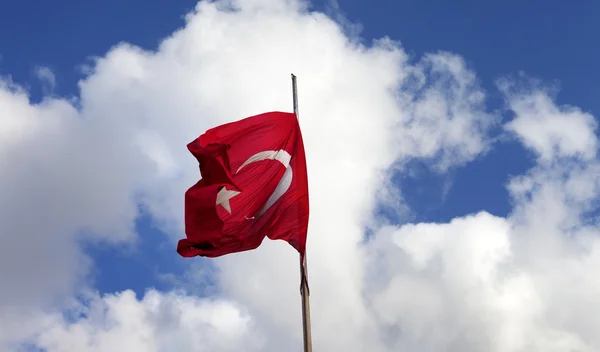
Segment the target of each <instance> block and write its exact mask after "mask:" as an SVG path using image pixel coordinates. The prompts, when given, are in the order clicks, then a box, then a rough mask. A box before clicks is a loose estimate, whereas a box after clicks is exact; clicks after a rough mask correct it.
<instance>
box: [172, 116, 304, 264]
mask: <svg viewBox="0 0 600 352" xmlns="http://www.w3.org/2000/svg"><path fill="white" fill-rule="evenodd" d="M188 149H189V151H190V152H191V153H192V154H193V155H194V156H195V157H196V159H197V160H198V162H199V164H200V174H201V175H202V179H201V180H200V181H199V182H198V183H196V184H195V185H194V186H192V187H191V188H190V189H188V190H187V192H186V193H185V233H186V237H187V238H186V239H182V240H180V241H179V243H178V245H177V252H178V253H179V254H180V255H182V256H184V257H193V256H198V255H199V256H205V257H218V256H221V255H225V254H229V253H234V252H241V251H246V250H251V249H255V248H256V247H258V246H259V245H260V244H261V242H262V240H263V239H264V238H265V236H267V237H269V238H270V239H273V240H275V239H281V240H284V241H287V242H288V243H290V244H291V245H292V246H293V247H294V248H296V250H298V252H300V254H302V255H304V251H305V247H306V234H307V227H308V213H309V206H308V180H307V174H306V159H305V156H304V144H303V142H302V134H301V132H300V126H299V125H298V120H297V118H296V115H295V114H293V113H284V112H269V113H264V114H260V115H256V116H252V117H248V118H245V119H243V120H240V121H237V122H232V123H228V124H225V125H221V126H218V127H215V128H213V129H210V130H208V131H206V133H205V134H203V135H201V136H200V137H198V138H197V139H196V140H194V141H193V142H191V143H190V144H188Z"/></svg>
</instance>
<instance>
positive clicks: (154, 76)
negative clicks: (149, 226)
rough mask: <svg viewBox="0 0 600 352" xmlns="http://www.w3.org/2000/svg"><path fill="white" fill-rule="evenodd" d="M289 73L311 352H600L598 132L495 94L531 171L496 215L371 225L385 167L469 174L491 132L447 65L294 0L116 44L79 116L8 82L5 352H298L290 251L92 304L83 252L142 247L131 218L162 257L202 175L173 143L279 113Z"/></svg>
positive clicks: (543, 97)
mask: <svg viewBox="0 0 600 352" xmlns="http://www.w3.org/2000/svg"><path fill="white" fill-rule="evenodd" d="M290 72H294V73H295V74H297V75H298V77H299V90H300V91H299V95H300V123H301V126H302V129H303V134H304V140H305V144H306V150H307V161H308V164H309V182H310V193H311V221H310V230H309V241H308V261H309V271H310V273H309V275H310V284H311V293H312V295H311V305H312V317H313V338H314V347H315V349H316V350H327V351H366V350H368V351H396V350H399V349H406V350H419V351H439V350H447V351H502V352H507V351H508V352H520V351H568V350H572V351H593V350H597V349H600V340H599V339H598V335H597V334H596V333H595V331H597V329H598V328H600V321H599V319H600V318H596V317H600V314H598V313H600V305H599V304H598V303H596V301H597V300H596V299H595V297H596V296H597V294H598V293H600V281H599V279H597V278H595V277H594V276H593V273H594V268H595V267H597V265H598V264H600V253H599V249H598V248H599V246H598V241H597V239H596V238H598V234H597V230H596V229H595V220H594V219H595V218H594V217H593V216H591V215H593V211H594V210H595V200H596V199H597V198H598V191H599V187H598V184H599V182H598V176H597V175H598V174H599V173H598V172H596V170H597V169H598V163H597V161H596V160H595V156H596V147H597V139H596V136H595V131H594V128H595V122H594V119H593V117H592V116H591V115H590V114H586V113H584V112H582V111H580V110H579V109H577V108H573V107H559V106H556V104H555V103H554V102H553V101H552V99H551V98H550V97H549V96H548V94H547V93H546V92H545V91H543V90H541V89H536V90H533V91H517V92H515V91H514V90H511V89H509V88H508V87H509V85H504V86H502V85H501V91H503V93H504V94H505V96H506V101H507V106H508V108H509V109H510V110H511V111H512V113H514V115H515V117H514V118H513V119H512V120H511V121H510V122H509V123H508V124H506V125H505V129H506V131H507V132H508V133H510V134H511V135H513V136H514V137H515V138H517V139H518V140H520V141H521V142H522V143H523V145H524V146H525V147H527V148H529V149H531V150H532V151H533V152H534V153H536V155H538V157H539V159H538V164H537V165H536V166H535V167H534V168H533V169H532V170H529V171H528V172H527V173H526V174H525V175H522V176H519V177H516V178H514V179H512V180H511V181H510V183H509V184H508V188H509V190H510V194H511V198H512V201H513V203H514V210H513V212H512V213H511V214H510V216H508V217H507V218H501V217H496V216H492V215H490V214H488V213H486V212H485V211H482V212H480V213H478V214H471V215H466V216H465V217H461V218H457V219H454V220H452V221H451V222H450V223H442V224H436V223H430V224H422V223H418V224H407V225H404V226H395V225H393V224H389V221H386V222H385V223H381V222H380V221H379V220H380V219H378V218H377V216H376V214H375V210H376V206H377V205H378V204H380V203H381V202H388V203H390V195H394V194H397V190H396V189H395V188H394V186H393V185H391V184H390V183H389V182H387V181H388V180H389V178H390V174H391V173H393V172H397V171H398V170H402V168H403V167H405V164H406V162H407V161H409V160H412V159H415V158H419V159H423V160H427V161H428V162H429V163H430V164H431V165H432V167H434V168H436V169H437V170H441V171H443V170H446V169H448V168H451V167H459V166H461V165H464V164H465V163H467V162H469V161H471V160H473V159H474V158H476V157H478V156H480V155H482V153H484V152H485V151H486V150H488V149H489V148H490V147H491V145H490V142H489V136H488V134H489V129H490V128H491V127H492V126H494V125H495V124H498V123H499V119H498V117H497V116H495V115H494V114H491V113H489V112H487V110H486V107H485V93H484V92H483V90H482V89H481V88H480V87H479V85H478V82H477V78H476V75H475V73H474V72H472V71H471V70H470V69H469V68H468V67H467V66H466V65H465V62H464V60H462V58H460V57H459V56H457V55H454V54H451V53H445V52H439V53H431V54H427V55H425V56H424V57H422V58H411V57H409V56H408V55H407V54H406V52H405V51H404V50H403V48H402V47H401V45H400V43H398V42H395V41H393V40H391V39H389V38H383V39H380V40H378V41H375V42H374V43H372V44H369V45H365V44H361V43H360V41H358V40H357V38H355V37H349V36H348V34H347V33H345V32H344V31H343V30H342V29H341V27H340V26H339V25H338V24H337V23H336V22H334V21H332V20H331V19H330V18H328V17H326V16H325V15H323V14H321V13H317V12H308V10H307V8H306V4H305V3H303V2H298V1H293V0H287V1H283V0H279V1H276V0H237V1H216V2H200V3H199V4H198V6H197V7H196V10H195V11H194V12H193V13H191V14H189V15H188V16H187V23H186V25H185V27H184V28H181V29H180V30H178V31H176V32H175V33H173V35H172V36H170V37H169V38H167V39H165V40H164V41H163V42H162V43H161V44H160V46H159V47H158V49H157V50H156V51H145V50H142V49H140V48H138V47H135V46H132V45H129V44H125V43H122V44H119V45H117V46H115V47H114V48H113V49H111V50H110V51H109V52H108V53H107V54H106V55H105V56H103V57H101V58H99V59H98V60H97V61H96V63H95V66H94V67H93V68H92V70H91V71H90V72H89V75H88V76H87V77H85V78H84V79H83V80H82V81H81V82H80V83H79V87H80V99H79V101H78V104H77V107H75V106H73V105H72V104H71V103H70V102H69V101H67V100H66V99H60V98H55V97H48V98H46V99H45V100H44V101H42V102H41V103H40V104H32V103H30V102H29V101H28V98H27V94H26V92H24V91H23V90H22V89H21V88H20V87H18V86H16V85H15V84H12V83H10V82H8V81H7V80H6V79H5V80H3V81H2V85H1V86H0V111H2V112H3V113H2V115H0V126H2V127H0V166H1V167H0V185H4V186H2V188H0V193H1V194H2V195H3V196H2V198H0V223H1V224H2V228H1V231H0V277H1V278H3V289H2V290H1V291H0V324H1V325H2V326H3V327H7V328H3V329H0V347H2V348H4V350H8V351H10V350H18V348H20V347H23V346H25V345H24V343H27V344H33V345H36V346H38V347H41V348H45V349H46V350H47V351H49V352H50V351H116V350H119V348H121V349H123V350H128V351H169V350H175V349H177V350H186V351H187V350H189V351H240V350H244V351H253V350H256V351H283V350H286V351H287V350H289V351H296V350H297V351H299V350H300V349H301V328H300V323H301V319H300V302H299V292H298V284H299V277H298V267H297V265H298V263H297V260H298V258H297V255H296V253H294V251H293V250H292V249H291V248H290V247H289V246H287V245H286V244H285V243H280V242H269V241H266V242H265V243H264V244H263V246H262V247H260V249H259V250H256V251H252V252H247V253H240V254H237V255H232V256H227V257H223V258H219V259H216V260H214V261H213V262H214V263H215V265H216V267H217V269H218V271H217V272H218V276H217V277H216V280H217V281H218V283H219V285H220V288H221V292H222V293H223V297H221V298H218V299H214V298H198V297H192V296H188V295H186V294H185V293H183V292H178V291H174V292H171V293H160V292H156V291H149V292H147V293H146V294H145V296H144V297H140V298H136V297H135V295H134V294H133V293H132V292H131V291H125V292H122V293H115V294H109V295H105V296H102V297H100V296H97V295H96V294H94V293H89V291H90V289H92V288H90V287H88V286H89V285H88V284H87V283H86V278H87V276H86V275H87V274H88V269H89V267H90V265H93V264H92V263H91V262H90V261H89V259H88V258H87V257H86V255H85V253H84V252H83V251H82V249H81V248H80V246H79V243H80V241H81V240H84V239H85V240H88V241H90V240H91V241H100V242H108V243H110V244H114V245H121V244H123V243H133V244H135V241H143V240H144V234H143V233H139V234H136V233H135V231H134V220H135V218H136V217H137V216H138V215H139V210H138V205H141V206H142V207H143V208H144V209H147V211H148V212H149V213H150V214H151V215H152V216H153V218H154V220H155V221H156V223H157V224H159V225H160V226H161V227H162V228H163V229H164V230H165V231H166V232H167V233H168V234H169V235H171V236H172V237H171V240H172V241H173V245H174V244H175V241H176V239H177V238H180V237H181V234H182V233H183V227H182V214H183V202H182V199H183V193H184V191H185V189H187V188H188V187H189V186H190V185H191V184H193V183H194V182H195V181H196V180H197V177H198V174H197V168H196V167H195V166H194V160H193V158H192V157H191V156H190V155H189V154H188V153H187V151H186V150H185V144H186V143H187V142H188V141H191V140H192V139H194V138H195V137H197V135H198V134H200V133H202V132H203V131H204V130H206V129H207V128H209V127H212V126H214V125H217V124H221V123H224V122H229V121H232V120H236V119H239V118H242V117H246V116H249V115H252V114H256V113H260V112H264V111H270V110H284V111H285V110H287V111H289V110H290V109H291V91H290V80H289V74H290ZM499 147H501V145H500V146H499ZM392 199H393V197H392ZM396 205H398V204H396ZM31 214H36V215H35V217H34V218H32V216H31ZM367 227H370V228H372V229H374V230H375V234H374V235H373V236H371V237H370V238H369V240H366V239H365V230H366V228H367ZM173 248H175V247H173ZM173 251H174V252H173V253H174V254H173V255H176V254H175V249H174V250H173ZM23 253H26V254H27V255H25V256H23ZM182 260H183V259H182ZM190 263H192V262H191V261H190ZM190 270H193V269H190ZM92 291H93V289H92ZM82 297H83V298H82ZM63 313H65V314H63Z"/></svg>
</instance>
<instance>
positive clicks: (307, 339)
mask: <svg viewBox="0 0 600 352" xmlns="http://www.w3.org/2000/svg"><path fill="white" fill-rule="evenodd" d="M292 93H293V98H294V113H295V114H296V118H298V119H300V115H299V114H298V87H297V85H296V76H295V75H294V74H293V73H292ZM300 295H301V297H302V332H303V337H304V352H312V337H311V331H310V299H309V296H310V292H309V290H308V266H307V265H306V252H305V253H304V257H303V256H302V255H300Z"/></svg>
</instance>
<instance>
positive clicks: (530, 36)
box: [0, 0, 600, 297]
mask: <svg viewBox="0 0 600 352" xmlns="http://www.w3.org/2000/svg"><path fill="white" fill-rule="evenodd" d="M195 5H196V1H193V0H169V1H166V0H160V1H150V2H148V1H141V0H127V1H123V0H118V1H117V0H105V1H102V2H90V1H75V0H61V1H58V2H39V1H35V2H34V1H31V0H22V1H4V2H2V3H1V4H0V75H2V76H5V77H6V76H9V77H11V79H12V81H13V82H15V83H16V84H18V85H21V86H23V87H26V88H27V90H28V92H29V94H30V97H31V100H32V102H38V101H40V100H41V98H42V96H43V95H44V90H43V85H42V84H41V83H40V81H39V79H38V78H37V77H36V75H35V70H36V68H37V67H39V66H43V67H48V68H50V69H51V70H52V71H53V73H54V75H55V77H56V86H55V87H54V89H53V90H52V92H51V95H52V96H56V97H70V96H77V95H78V94H79V88H78V86H77V82H78V81H79V80H80V79H82V77H84V75H83V74H82V71H81V66H82V65H87V64H90V63H91V61H90V57H94V56H104V55H105V54H106V53H107V51H109V50H110V49H111V48H112V47H114V46H115V45H117V44H118V43H120V42H128V43H131V44H134V45H137V46H140V47H142V48H144V49H147V50H155V49H156V48H157V46H158V43H159V42H160V41H161V40H163V39H164V38H166V37H168V36H169V35H171V34H172V33H173V32H174V31H175V30H177V29H178V28H180V27H182V26H183V25H184V24H185V22H184V19H183V16H184V15H185V14H186V13H188V12H190V11H191V10H192V9H193V8H194V6H195ZM311 5H312V9H313V10H316V11H324V12H325V13H328V14H332V12H331V9H332V3H329V2H323V1H317V2H313V3H312V4H311ZM337 6H338V11H340V14H343V16H344V17H345V18H346V19H347V20H348V21H350V22H352V23H357V24H360V25H361V26H362V30H361V32H360V36H361V40H362V42H363V43H364V44H365V45H371V42H372V41H373V40H374V39H378V38H381V37H384V36H388V37H390V38H392V39H394V40H398V41H400V42H401V45H402V48H403V49H404V50H405V51H406V52H407V53H408V54H409V55H411V57H412V60H413V61H418V60H419V59H420V58H421V57H422V56H423V55H424V54H425V53H430V52H437V51H440V50H443V51H449V52H452V53H456V54H458V55H461V56H462V57H463V58H464V60H465V61H466V63H467V66H468V68H469V69H471V70H473V71H474V72H475V73H476V74H477V78H478V81H479V83H480V85H481V86H482V87H483V88H484V90H485V92H486V94H487V100H486V108H487V110H488V111H490V112H493V113H495V114H498V115H499V116H501V119H502V121H503V122H507V121H509V120H510V119H512V118H513V117H514V113H513V112H511V111H509V110H508V109H507V104H506V101H505V98H504V97H503V95H502V93H501V92H500V91H499V90H498V89H497V87H496V82H497V80H499V79H501V78H505V77H518V76H519V75H521V74H525V75H526V76H527V77H531V78H533V79H537V80H540V81H541V82H543V84H545V85H551V86H555V87H556V88H559V89H558V90H557V92H558V94H557V95H556V96H555V99H556V100H555V101H556V103H557V104H559V105H561V104H570V105H574V106H577V107H579V108H580V109H581V110H583V111H584V112H589V113H591V114H593V115H594V116H600V102H599V100H598V96H600V84H599V83H598V82H600V70H597V69H596V66H597V63H598V62H600V45H598V44H597V42H598V40H597V34H598V33H600V22H599V21H597V19H598V18H599V17H600V3H597V2H592V1H588V2H577V3H573V2H565V1H542V0H531V1H516V0H508V1H495V2H493V1H474V0H463V1H442V0H437V1H434V0H420V1H417V0H397V1H392V0H372V1H356V0H338V3H337ZM335 7H336V6H333V8H335ZM1 113H2V112H1V111H0V114H1ZM202 132H203V131H200V130H199V131H196V132H195V133H196V134H198V135H199V134H201V133H202ZM500 134H501V131H500V129H499V128H496V129H493V130H492V135H495V136H499V135H500ZM187 142H188V141H187V140H181V141H180V145H181V148H184V147H185V144H187ZM493 143H494V144H493V145H494V147H493V148H490V150H489V151H488V152H487V153H485V155H483V156H480V157H478V158H476V159H475V160H473V161H470V162H468V163H467V164H466V165H461V166H456V167H451V168H450V169H449V170H445V171H444V172H437V171H435V170H434V169H433V168H432V167H431V164H430V163H429V162H427V161H426V160H425V161H424V160H413V161H411V162H410V163H409V166H408V170H409V171H410V172H409V171H407V172H403V173H397V174H395V175H394V176H393V178H392V179H393V182H394V183H395V184H396V185H397V186H398V187H399V188H400V189H401V191H402V194H403V197H404V199H405V201H406V202H407V205H408V206H409V207H410V209H411V214H410V216H409V214H407V218H393V219H391V220H392V221H393V222H394V223H397V224H402V223H405V222H408V221H410V222H436V223H443V222H449V221H451V220H452V219H453V218H456V217H462V216H466V215H468V214H473V213H476V212H479V211H481V210H486V211H488V212H489V213H491V214H493V215H496V216H500V217H507V216H509V215H510V213H511V211H512V209H513V204H512V202H511V200H510V198H509V197H508V191H507V189H506V184H507V182H508V180H509V178H510V177H512V176H516V175H520V174H523V173H525V172H526V170H528V169H529V168H531V167H532V166H533V165H534V164H535V155H534V153H533V152H531V151H529V150H527V149H526V148H524V147H523V146H522V144H521V143H519V142H517V141H516V140H514V139H499V140H496V141H494V142H493ZM186 167H189V168H194V166H193V165H192V164H189V165H187V166H186ZM309 167H310V165H309ZM65 172H76V171H75V170H68V171H67V170H65ZM181 197H182V198H183V194H181ZM155 225H156V224H155V223H153V220H152V218H151V216H150V215H148V214H144V215H143V216H142V217H141V218H139V219H138V220H137V221H136V230H137V231H138V232H139V233H141V234H143V240H140V241H138V242H137V243H136V244H134V246H133V247H122V248H121V247H119V246H113V245H110V244H98V243H97V242H95V241H89V242H87V241H86V243H85V245H84V248H85V252H86V253H87V254H88V255H89V256H90V257H91V258H92V260H93V261H94V265H93V269H92V274H91V277H92V279H93V281H94V285H93V286H94V288H95V289H97V290H98V291H99V292H100V293H113V292H119V291H123V290H126V289H132V290H134V291H135V292H136V294H137V295H138V297H141V296H143V294H144V292H145V291H146V290H147V289H149V288H156V289H157V290H159V291H162V292H167V291H169V290H171V289H173V288H174V287H179V285H180V283H177V284H176V285H175V286H174V285H173V281H172V280H169V279H165V277H167V276H168V277H171V278H172V277H180V278H181V279H182V280H185V278H186V277H185V274H186V272H187V270H188V269H189V267H188V265H189V263H187V262H185V260H184V259H183V258H181V257H179V256H178V255H177V253H176V252H175V246H174V243H173V241H172V239H169V238H168V236H166V235H165V233H164V230H161V229H160V228H159V227H157V226H155ZM194 260H196V261H197V262H198V263H201V265H206V266H209V267H210V265H211V263H210V261H207V260H203V259H194Z"/></svg>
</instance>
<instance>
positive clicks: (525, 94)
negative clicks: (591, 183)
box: [499, 81, 598, 162]
mask: <svg viewBox="0 0 600 352" xmlns="http://www.w3.org/2000/svg"><path fill="white" fill-rule="evenodd" d="M499 86H500V89H501V90H502V91H504V93H505V94H506V95H507V100H508V105H509V107H510V109H511V110H513V111H514V112H515V114H516V115H517V117H516V118H515V119H514V120H512V121H511V122H510V123H508V124H507V125H506V128H507V130H509V131H511V132H513V133H515V134H516V135H517V136H518V137H519V138H520V139H521V141H522V142H523V144H525V145H526V146H527V147H529V148H531V149H532V150H533V151H534V152H535V153H536V154H537V155H538V157H539V159H540V162H548V161H550V160H554V159H556V158H557V157H571V156H579V157H581V158H583V159H585V160H590V159H593V158H595V157H596V151H597V149H598V145H597V139H596V135H595V130H596V127H597V122H596V120H595V119H594V117H593V116H592V115H591V114H589V113H586V112H583V111H581V110H580V109H579V108H577V107H573V106H562V107H560V108H559V107H557V106H556V105H554V104H553V102H552V100H551V98H550V97H549V96H548V92H547V91H545V90H544V89H541V88H539V87H534V88H532V89H531V91H527V90H525V91H519V90H517V89H515V88H514V87H513V85H511V84H510V83H508V82H506V81H505V82H501V83H500V85H499Z"/></svg>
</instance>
